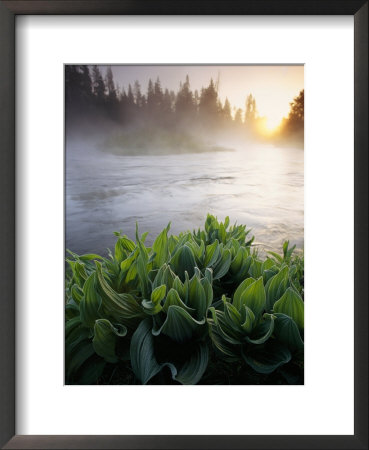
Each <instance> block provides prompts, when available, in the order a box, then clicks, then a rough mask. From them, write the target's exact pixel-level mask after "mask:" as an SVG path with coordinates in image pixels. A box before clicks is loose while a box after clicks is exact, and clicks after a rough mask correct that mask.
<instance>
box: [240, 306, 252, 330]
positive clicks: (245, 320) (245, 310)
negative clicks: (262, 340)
mask: <svg viewBox="0 0 369 450" xmlns="http://www.w3.org/2000/svg"><path fill="white" fill-rule="evenodd" d="M241 320H242V323H241V327H242V329H243V330H244V331H245V332H246V333H247V334H250V333H251V331H252V329H253V328H254V324H255V314H254V313H253V312H252V310H251V309H250V308H249V307H248V306H246V305H242V308H241Z"/></svg>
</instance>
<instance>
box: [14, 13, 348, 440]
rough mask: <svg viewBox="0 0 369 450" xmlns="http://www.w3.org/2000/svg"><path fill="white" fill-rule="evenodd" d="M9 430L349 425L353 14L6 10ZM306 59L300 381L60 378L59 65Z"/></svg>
mask: <svg viewBox="0 0 369 450" xmlns="http://www.w3.org/2000/svg"><path fill="white" fill-rule="evenodd" d="M16 42H17V61H16V64H17V65H16V73H17V79H16V83H17V99H16V102H17V103H16V111H17V255H16V258H17V276H18V278H17V305H16V307H17V317H16V320H17V429H16V433H17V434H353V431H354V429H353V86H354V85H353V17H352V16H342V17H339V16H335V17H327V16H320V17H314V16H310V17H309V16H298V17H293V16H289V17H287V16H286V17H257V16H251V17H231V16H228V17H216V16H215V17H170V16H166V17H132V16H131V17H120V16H117V17H107V16H105V17H94V16H90V17H87V16H76V17H71V16H65V17H63V16H18V17H17V35H16ZM64 63H82V64H83V63H222V64H224V63H244V64H245V63H249V64H250V63H253V64H255V63H263V64H265V63H279V64H280V63H304V64H305V136H306V137H305V257H306V259H305V261H306V272H305V280H306V296H305V306H306V309H305V322H306V331H305V338H306V348H305V358H306V359H305V366H306V379H305V386H204V387H201V386H164V387H160V386H96V387H91V386H64V385H63V345H64V343H63V288H64V280H63V268H64V254H63V122H64V117H63V114H64V113H63V64H64Z"/></svg>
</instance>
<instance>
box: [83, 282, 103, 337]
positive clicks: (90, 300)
mask: <svg viewBox="0 0 369 450" xmlns="http://www.w3.org/2000/svg"><path fill="white" fill-rule="evenodd" d="M83 292H84V294H85V295H84V297H83V298H82V300H81V303H80V306H79V309H80V314H81V322H82V323H83V324H84V325H85V326H86V327H89V328H93V327H94V326H95V320H96V319H98V318H100V317H101V316H100V313H99V309H100V306H101V303H102V300H101V297H100V295H99V294H98V292H97V289H96V275H95V274H94V273H93V274H91V275H90V276H89V277H88V278H87V280H86V281H85V284H84V286H83Z"/></svg>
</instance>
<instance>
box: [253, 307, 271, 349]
mask: <svg viewBox="0 0 369 450" xmlns="http://www.w3.org/2000/svg"><path fill="white" fill-rule="evenodd" d="M264 317H265V319H264V320H263V322H261V323H260V324H259V325H258V326H257V327H256V328H255V329H254V331H253V332H252V334H251V336H250V337H248V336H246V341H247V342H249V343H250V344H256V345H260V344H264V342H266V341H267V340H268V339H269V338H270V336H271V335H272V334H273V330H274V316H272V315H270V314H267V315H265V316H264Z"/></svg>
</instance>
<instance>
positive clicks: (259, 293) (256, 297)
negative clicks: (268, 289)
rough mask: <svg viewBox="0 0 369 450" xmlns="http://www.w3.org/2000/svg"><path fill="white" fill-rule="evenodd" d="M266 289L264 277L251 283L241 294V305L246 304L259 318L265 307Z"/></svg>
mask: <svg viewBox="0 0 369 450" xmlns="http://www.w3.org/2000/svg"><path fill="white" fill-rule="evenodd" d="M265 298H266V297H265V289H264V283H263V277H260V278H259V279H258V280H256V281H254V282H253V283H252V284H250V285H249V286H248V287H247V288H246V289H245V290H244V291H243V292H242V294H241V298H240V302H241V305H246V306H247V307H248V308H250V309H251V311H252V312H253V313H254V314H255V317H256V318H258V317H260V316H261V313H262V312H263V311H264V309H265Z"/></svg>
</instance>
